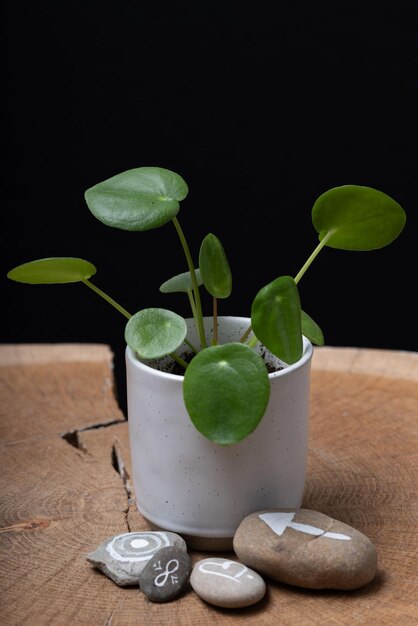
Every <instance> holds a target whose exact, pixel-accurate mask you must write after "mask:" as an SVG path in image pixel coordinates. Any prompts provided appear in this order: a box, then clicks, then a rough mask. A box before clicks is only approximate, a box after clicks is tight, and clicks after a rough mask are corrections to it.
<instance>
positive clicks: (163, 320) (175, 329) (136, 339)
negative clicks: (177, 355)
mask: <svg viewBox="0 0 418 626" xmlns="http://www.w3.org/2000/svg"><path fill="white" fill-rule="evenodd" d="M186 334H187V326H186V322H185V320H184V319H183V318H182V317H180V315H177V314H176V313H173V312H172V311H167V310H166V309H143V310H142V311H138V313H135V315H133V316H132V317H131V319H130V320H129V321H128V323H127V324H126V327H125V341H126V343H127V344H128V346H129V347H130V348H132V350H133V351H134V352H136V353H137V354H138V355H139V356H140V357H142V358H143V359H157V358H159V357H161V356H165V355H166V354H170V352H174V350H177V348H179V347H180V346H181V344H182V343H183V341H184V339H185V337H186Z"/></svg>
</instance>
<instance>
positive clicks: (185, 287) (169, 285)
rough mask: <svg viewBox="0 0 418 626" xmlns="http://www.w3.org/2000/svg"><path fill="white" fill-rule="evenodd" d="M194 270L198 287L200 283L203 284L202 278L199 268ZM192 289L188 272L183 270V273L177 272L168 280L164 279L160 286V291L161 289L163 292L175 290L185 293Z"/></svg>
mask: <svg viewBox="0 0 418 626" xmlns="http://www.w3.org/2000/svg"><path fill="white" fill-rule="evenodd" d="M195 272H196V280H197V284H198V286H199V287H200V285H202V284H203V280H202V278H201V276H200V270H199V269H197V270H195ZM192 290H193V284H192V278H191V275H190V272H183V274H177V276H173V277H172V278H169V279H168V280H166V281H165V283H163V284H162V285H161V287H160V291H162V292H163V293H174V292H177V291H184V292H185V293H187V291H192Z"/></svg>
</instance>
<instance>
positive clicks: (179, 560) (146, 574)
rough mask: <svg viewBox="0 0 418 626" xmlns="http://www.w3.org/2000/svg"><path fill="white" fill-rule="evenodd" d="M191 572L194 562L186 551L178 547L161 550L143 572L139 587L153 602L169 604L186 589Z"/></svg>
mask: <svg viewBox="0 0 418 626" xmlns="http://www.w3.org/2000/svg"><path fill="white" fill-rule="evenodd" d="M191 571H192V562H191V559H190V557H189V555H188V554H187V552H186V551H185V550H183V549H182V548H179V547H176V546H169V547H167V548H161V550H158V552H156V553H155V554H154V555H153V557H152V558H151V559H150V560H149V561H148V563H147V564H146V566H145V567H144V569H143V570H142V572H141V574H140V576H139V586H140V588H141V591H143V592H144V594H145V595H146V596H147V598H148V599H149V600H151V601H152V602H169V601H170V600H174V599H175V598H177V597H178V596H179V595H180V594H181V592H182V591H183V589H184V588H185V587H186V585H187V583H188V582H189V578H190V572H191Z"/></svg>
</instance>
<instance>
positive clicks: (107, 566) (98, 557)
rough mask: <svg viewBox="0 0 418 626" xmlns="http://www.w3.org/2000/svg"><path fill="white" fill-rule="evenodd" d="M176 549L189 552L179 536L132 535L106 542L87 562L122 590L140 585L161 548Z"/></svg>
mask: <svg viewBox="0 0 418 626" xmlns="http://www.w3.org/2000/svg"><path fill="white" fill-rule="evenodd" d="M168 546H176V547H179V548H181V549H183V550H185V551H187V545H186V542H185V541H184V539H183V538H182V537H180V535H177V533H172V532H168V531H167V532H166V531H164V532H163V531H150V532H136V533H135V532H132V533H124V534H122V535H116V536H115V537H110V538H109V539H106V541H104V542H103V543H102V544H101V545H100V546H99V547H98V548H97V549H96V550H94V552H90V553H89V554H88V555H87V557H86V558H87V561H89V563H92V564H93V565H94V566H95V567H97V568H98V569H100V570H101V571H102V572H103V573H104V574H106V576H108V577H109V578H111V579H112V580H113V582H115V583H116V584H117V585H119V586H120V587H127V586H129V585H138V584H139V575H140V574H141V572H142V570H143V569H144V567H145V566H146V564H147V563H148V561H149V560H150V559H151V558H152V557H153V555H154V554H155V553H156V552H157V551H158V550H160V549H161V548H164V547H168Z"/></svg>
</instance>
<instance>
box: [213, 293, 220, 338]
mask: <svg viewBox="0 0 418 626" xmlns="http://www.w3.org/2000/svg"><path fill="white" fill-rule="evenodd" d="M218 343H219V338H218V300H217V298H215V296H213V342H212V345H214V346H217V345H218Z"/></svg>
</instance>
